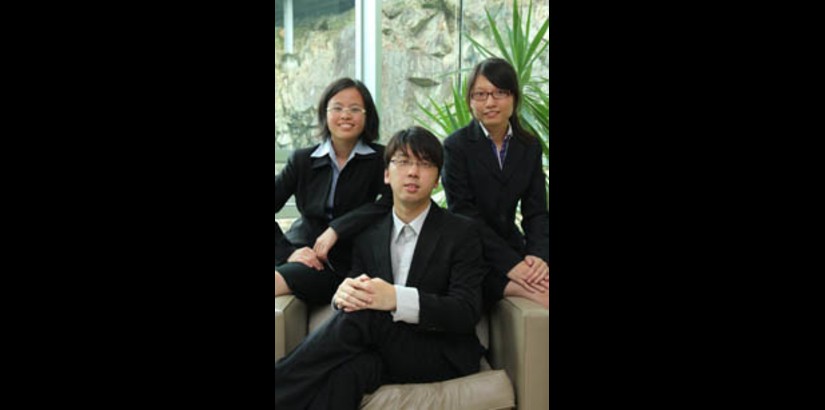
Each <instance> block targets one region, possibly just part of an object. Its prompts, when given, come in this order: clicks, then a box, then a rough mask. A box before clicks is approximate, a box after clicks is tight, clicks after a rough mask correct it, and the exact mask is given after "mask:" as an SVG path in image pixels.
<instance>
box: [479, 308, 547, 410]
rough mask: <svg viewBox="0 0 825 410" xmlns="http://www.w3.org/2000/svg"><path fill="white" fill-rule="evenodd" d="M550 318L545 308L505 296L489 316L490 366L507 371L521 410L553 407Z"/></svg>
mask: <svg viewBox="0 0 825 410" xmlns="http://www.w3.org/2000/svg"><path fill="white" fill-rule="evenodd" d="M549 345H550V315H549V311H548V310H547V309H545V308H544V307H543V306H541V305H539V304H538V303H535V302H533V301H530V300H527V299H524V298H520V297H506V298H504V299H502V300H501V301H500V302H498V303H497V304H496V305H495V306H494V307H493V310H492V312H491V313H490V365H491V366H492V367H493V368H494V369H504V370H505V371H506V372H507V375H508V376H509V377H510V380H512V382H513V387H514V388H515V391H516V405H517V406H518V408H519V410H533V409H546V408H548V407H549V406H550V400H549V389H548V381H549V377H550V376H549V374H550V356H549V353H548V347H549Z"/></svg>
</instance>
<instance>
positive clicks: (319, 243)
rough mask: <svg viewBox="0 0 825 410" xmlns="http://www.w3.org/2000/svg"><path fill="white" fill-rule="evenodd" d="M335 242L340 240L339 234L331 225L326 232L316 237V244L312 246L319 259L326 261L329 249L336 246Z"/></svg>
mask: <svg viewBox="0 0 825 410" xmlns="http://www.w3.org/2000/svg"><path fill="white" fill-rule="evenodd" d="M335 242H338V234H337V233H335V230H334V229H332V227H329V228H327V230H325V231H324V233H322V234H321V236H319V237H318V238H317V239H315V246H313V247H312V250H314V251H315V255H317V256H318V259H320V260H321V261H323V262H326V261H327V255H328V254H329V250H330V249H332V247H333V246H335Z"/></svg>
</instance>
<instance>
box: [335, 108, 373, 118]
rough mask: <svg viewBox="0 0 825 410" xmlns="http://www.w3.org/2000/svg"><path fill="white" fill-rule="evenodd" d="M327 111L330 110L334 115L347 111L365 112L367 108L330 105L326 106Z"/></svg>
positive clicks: (354, 112) (350, 113) (348, 112)
mask: <svg viewBox="0 0 825 410" xmlns="http://www.w3.org/2000/svg"><path fill="white" fill-rule="evenodd" d="M327 112H331V113H333V114H335V115H341V114H343V113H347V114H349V115H353V116H355V115H361V114H365V113H366V112H367V110H365V109H363V108H360V107H352V108H344V107H331V108H327Z"/></svg>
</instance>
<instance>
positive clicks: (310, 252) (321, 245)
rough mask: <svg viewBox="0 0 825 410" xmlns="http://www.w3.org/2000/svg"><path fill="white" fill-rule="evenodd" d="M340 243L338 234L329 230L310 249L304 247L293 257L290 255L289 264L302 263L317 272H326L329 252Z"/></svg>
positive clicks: (296, 251)
mask: <svg viewBox="0 0 825 410" xmlns="http://www.w3.org/2000/svg"><path fill="white" fill-rule="evenodd" d="M337 241H338V234H337V233H335V230H333V229H332V228H327V229H326V230H325V231H324V233H322V234H321V235H320V236H319V237H318V238H317V239H315V245H314V246H313V247H312V248H310V247H308V246H304V247H303V248H300V249H297V250H295V252H292V255H289V258H287V260H286V261H287V262H300V263H303V264H304V265H306V266H309V267H310V268H313V269H315V270H324V262H326V261H327V255H328V254H329V250H330V249H332V247H333V246H334V245H335V242H337Z"/></svg>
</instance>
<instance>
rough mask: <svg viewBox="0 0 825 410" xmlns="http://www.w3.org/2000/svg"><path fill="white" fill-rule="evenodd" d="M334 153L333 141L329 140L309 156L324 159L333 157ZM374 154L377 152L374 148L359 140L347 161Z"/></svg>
mask: <svg viewBox="0 0 825 410" xmlns="http://www.w3.org/2000/svg"><path fill="white" fill-rule="evenodd" d="M334 152H335V150H333V149H332V139H331V138H327V139H325V140H324V142H322V143H321V145H318V148H315V151H312V154H310V155H309V156H310V157H313V158H323V157H324V156H327V155H331V154H333V153H334ZM374 152H375V150H374V149H372V147H370V146H369V145H367V143H365V142H364V140H362V139H361V138H359V139H358V143H357V144H355V148H353V150H352V152H350V153H349V158H347V161H349V160H350V159H352V157H354V156H355V154H358V155H367V154H372V153H374Z"/></svg>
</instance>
